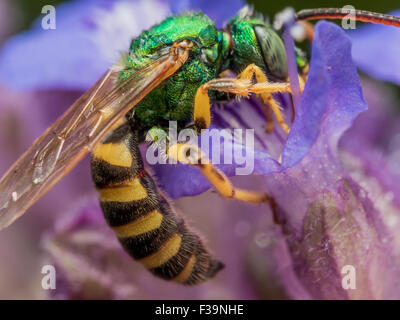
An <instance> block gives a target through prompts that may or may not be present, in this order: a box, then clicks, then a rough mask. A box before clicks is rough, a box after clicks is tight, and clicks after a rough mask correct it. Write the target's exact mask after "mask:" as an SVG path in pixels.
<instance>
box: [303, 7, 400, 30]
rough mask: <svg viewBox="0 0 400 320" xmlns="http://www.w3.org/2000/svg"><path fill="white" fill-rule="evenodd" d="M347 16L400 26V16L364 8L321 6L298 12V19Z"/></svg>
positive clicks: (341, 17) (363, 20) (357, 19)
mask: <svg viewBox="0 0 400 320" xmlns="http://www.w3.org/2000/svg"><path fill="white" fill-rule="evenodd" d="M346 17H348V18H350V19H351V18H353V19H354V20H356V21H362V22H370V23H376V24H384V25H389V26H395V27H400V17H396V16H392V15H389V14H383V13H377V12H370V11H364V10H355V9H344V8H343V9H339V8H320V9H305V10H301V11H299V12H297V14H296V18H297V20H317V19H343V18H346Z"/></svg>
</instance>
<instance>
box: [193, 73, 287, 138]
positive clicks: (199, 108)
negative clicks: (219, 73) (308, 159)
mask: <svg viewBox="0 0 400 320" xmlns="http://www.w3.org/2000/svg"><path fill="white" fill-rule="evenodd" d="M249 67H251V65H250V66H249ZM249 67H247V68H246V70H245V71H244V72H246V74H249V72H250V71H251V68H250V69H249V70H247V69H248V68H249ZM254 68H256V70H258V69H257V67H256V66H255V65H254ZM260 72H261V70H260ZM257 75H259V78H260V79H267V78H266V76H265V75H264V74H262V76H263V77H264V78H261V76H260V74H259V73H258V72H257ZM250 78H252V77H250V76H248V78H245V77H243V78H242V79H234V78H218V79H213V80H211V81H209V82H207V83H205V84H203V85H202V86H200V87H199V88H198V89H197V92H196V96H195V101H194V113H193V115H194V116H193V121H194V124H195V127H196V129H197V130H198V131H199V130H201V129H207V128H208V127H209V126H210V122H211V112H210V107H211V103H210V98H209V96H208V91H209V90H216V91H221V92H226V93H232V94H235V95H239V96H243V97H248V96H249V94H250V93H255V94H259V95H261V97H262V98H263V101H264V102H265V103H267V104H268V105H269V106H270V107H271V109H272V111H273V112H274V115H275V117H276V119H277V121H278V123H279V124H280V125H281V126H282V128H283V129H284V130H285V132H289V127H288V126H287V125H286V123H285V121H284V120H283V116H282V112H281V108H280V106H279V105H278V103H277V102H276V101H275V100H274V98H273V97H272V93H275V92H289V93H290V92H291V91H290V84H289V83H286V82H283V83H270V82H268V81H264V82H260V83H256V84H253V83H252V82H251V79H250ZM269 126H270V124H269Z"/></svg>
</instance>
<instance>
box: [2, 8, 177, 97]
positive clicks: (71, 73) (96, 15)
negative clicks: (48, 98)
mask: <svg viewBox="0 0 400 320" xmlns="http://www.w3.org/2000/svg"><path fill="white" fill-rule="evenodd" d="M154 5H155V4H154V3H151V2H148V1H132V2H128V1H117V0H114V1H106V0H100V1H97V0H96V1H94V0H85V1H73V2H68V3H65V4H62V5H60V6H58V7H57V11H56V14H57V15H56V19H57V20H56V21H57V24H56V29H55V30H43V29H42V28H41V19H39V20H38V21H37V22H36V24H35V26H34V27H33V29H32V30H30V31H27V32H24V33H22V34H19V35H17V36H15V37H13V38H11V39H10V40H9V41H7V42H6V43H5V45H4V47H3V49H2V51H1V52H0V81H3V82H4V83H5V84H7V85H8V86H10V87H13V88H16V89H19V90H32V89H43V88H46V89H49V88H62V89H73V90H76V89H78V90H85V89H87V88H88V87H90V86H91V85H92V84H93V83H94V82H95V81H96V80H97V79H98V78H99V77H100V76H101V75H102V74H103V73H104V70H106V69H107V68H108V67H110V66H111V65H112V63H114V62H115V61H116V60H118V58H119V55H120V53H121V52H124V51H126V50H127V48H128V47H129V43H130V40H131V39H132V38H133V37H134V36H136V35H138V34H139V32H140V31H142V30H144V29H146V28H148V27H150V26H151V25H152V24H154V23H156V22H160V21H161V20H162V19H163V18H165V17H166V16H167V15H168V13H169V7H168V6H167V5H166V4H164V3H162V2H158V3H157V10H154Z"/></svg>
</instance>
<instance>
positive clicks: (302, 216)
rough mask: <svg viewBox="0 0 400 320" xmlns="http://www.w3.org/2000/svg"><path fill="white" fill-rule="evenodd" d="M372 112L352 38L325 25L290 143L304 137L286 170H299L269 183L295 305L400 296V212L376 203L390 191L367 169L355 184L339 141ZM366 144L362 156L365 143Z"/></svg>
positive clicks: (282, 266) (282, 263)
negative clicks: (350, 279) (349, 283)
mask: <svg viewBox="0 0 400 320" xmlns="http://www.w3.org/2000/svg"><path fill="white" fill-rule="evenodd" d="M313 68H314V69H313ZM306 107H308V110H310V111H309V118H310V119H311V120H309V121H307V113H306V112H305V108H306ZM365 108H366V104H365V101H364V99H363V98H362V95H361V90H360V85H359V82H358V78H357V75H356V72H355V68H354V66H353V65H352V62H351V52H350V44H349V40H348V38H347V37H346V36H344V33H343V31H342V30H341V29H340V28H338V27H336V26H334V25H332V24H330V23H326V22H320V23H318V24H317V26H316V38H315V41H314V44H313V55H312V61H311V69H310V76H309V79H308V82H307V86H306V90H305V92H304V94H303V97H302V100H301V103H300V108H299V110H298V113H297V115H296V120H295V124H294V126H293V129H292V131H291V133H290V135H289V141H290V140H291V139H293V137H294V136H295V135H297V136H298V137H300V138H299V139H298V140H297V141H292V142H291V144H290V147H291V148H289V149H287V150H285V152H288V151H290V152H293V154H292V155H291V157H289V158H288V159H289V160H286V163H288V164H286V166H288V165H293V166H292V167H290V168H287V169H286V170H284V171H282V172H281V173H278V174H271V175H269V176H267V177H266V179H265V180H266V183H267V186H268V189H269V190H270V192H271V194H272V195H273V196H274V198H275V200H276V202H277V205H278V208H279V218H280V219H281V220H282V221H283V227H282V228H283V234H282V235H281V236H279V233H278V234H275V237H276V238H277V239H279V237H282V236H283V237H284V239H285V241H286V247H285V246H283V245H282V246H280V247H277V249H276V250H275V254H276V259H277V261H278V265H279V267H278V268H279V270H289V271H291V270H294V273H293V272H289V273H287V274H286V273H281V274H282V276H283V279H282V281H283V282H284V283H285V286H286V288H287V290H288V292H289V294H290V296H291V297H292V298H297V299H304V298H306V297H307V294H308V295H309V297H311V298H314V299H388V298H391V299H396V298H398V297H399V296H400V291H399V289H398V288H399V282H398V280H397V279H399V275H400V271H399V270H400V268H399V265H398V263H397V262H396V263H394V261H399V252H398V250H397V249H396V245H397V243H398V242H399V240H398V239H397V238H396V237H394V236H393V234H395V232H394V230H393V229H394V228H393V227H391V226H390V223H393V219H398V218H400V216H399V214H400V213H399V211H398V210H397V213H396V210H391V211H389V212H390V213H389V214H388V213H386V212H387V209H388V207H385V208H383V207H382V206H380V205H379V203H377V202H376V200H375V199H376V197H379V196H380V195H382V191H380V189H379V188H376V185H375V184H374V179H370V177H368V175H366V174H365V173H364V176H362V175H360V172H363V170H364V168H363V167H362V165H358V166H356V169H354V168H353V173H354V171H356V170H357V172H358V174H354V179H353V174H351V175H349V172H347V171H346V170H345V169H346V168H348V166H347V165H346V166H343V163H342V162H341V161H340V160H339V153H338V148H337V144H338V140H339V138H340V137H341V136H342V134H343V132H344V130H346V129H347V128H348V127H349V126H350V125H351V123H352V122H353V120H354V118H355V117H356V115H357V114H358V113H360V112H361V111H363V110H365ZM303 109H304V111H303ZM314 110H315V112H314ZM316 119H319V121H316ZM296 121H299V122H300V121H301V122H302V123H301V124H302V126H300V125H299V126H297V124H296ZM301 129H302V130H301ZM302 132H303V134H302ZM294 142H297V143H298V144H299V145H300V148H299V147H297V146H296V144H295V143H294ZM304 142H306V143H304ZM358 143H359V144H358V150H359V149H360V148H361V146H360V143H362V141H359V142H358ZM288 144H289V142H288ZM298 154H300V156H298ZM302 156H304V157H303V158H301V157H302ZM347 159H348V158H347ZM299 160H300V161H299ZM284 161H285V160H284ZM343 161H344V160H343ZM381 169H383V168H381ZM364 172H365V171H364ZM357 177H358V178H357ZM360 177H361V178H360ZM356 178H357V179H356ZM392 206H393V204H392ZM385 211H386V212H385ZM388 216H390V217H388ZM396 217H397V218H396ZM390 221H391V222H390ZM345 266H351V267H354V269H355V270H356V271H355V272H356V281H357V282H356V288H355V289H346V288H345V287H344V286H343V285H342V283H343V282H342V281H343V278H344V274H343V270H344V269H343V268H344V267H345ZM377 270H379V271H377ZM377 287H379V288H380V290H378V291H377V290H376V288H377Z"/></svg>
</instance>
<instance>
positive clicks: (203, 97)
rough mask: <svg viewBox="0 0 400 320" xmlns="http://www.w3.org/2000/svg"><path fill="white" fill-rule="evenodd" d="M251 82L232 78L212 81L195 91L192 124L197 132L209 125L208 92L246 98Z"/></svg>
mask: <svg viewBox="0 0 400 320" xmlns="http://www.w3.org/2000/svg"><path fill="white" fill-rule="evenodd" d="M250 87H251V82H250V81H248V80H237V79H232V78H218V79H213V80H211V81H209V82H207V83H205V84H203V85H202V86H200V87H199V88H198V89H197V92H196V96H195V99H194V108H193V122H194V125H195V128H196V129H197V130H198V131H199V130H201V129H207V128H208V127H209V126H210V123H211V112H210V108H211V103H210V98H209V96H208V91H209V90H217V91H221V92H227V93H233V94H237V95H242V96H245V97H247V96H248V95H249V93H250V91H249V89H250Z"/></svg>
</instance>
